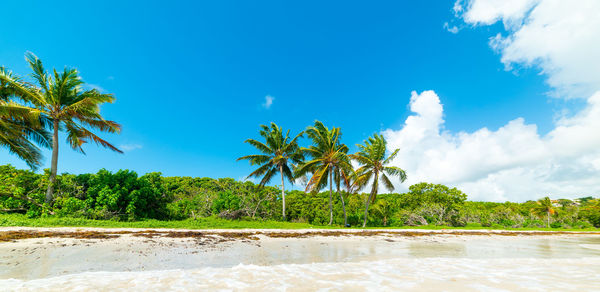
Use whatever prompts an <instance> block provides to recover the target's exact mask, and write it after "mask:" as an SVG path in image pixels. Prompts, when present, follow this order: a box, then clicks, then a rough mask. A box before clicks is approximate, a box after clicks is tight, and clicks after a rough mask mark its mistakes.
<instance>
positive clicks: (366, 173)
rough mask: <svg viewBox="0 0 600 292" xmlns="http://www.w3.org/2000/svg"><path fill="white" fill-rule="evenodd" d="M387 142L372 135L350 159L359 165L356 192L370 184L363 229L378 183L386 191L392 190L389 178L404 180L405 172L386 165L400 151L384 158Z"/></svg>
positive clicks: (392, 186)
mask: <svg viewBox="0 0 600 292" xmlns="http://www.w3.org/2000/svg"><path fill="white" fill-rule="evenodd" d="M386 144H387V142H386V141H385V139H384V138H383V136H381V135H378V134H374V135H373V136H372V137H370V138H369V139H367V140H365V142H364V145H357V146H358V148H359V152H357V153H355V154H351V155H350V157H351V158H352V159H353V160H355V161H356V162H358V163H359V164H360V167H359V168H358V169H357V170H356V179H355V181H354V185H355V187H356V189H357V190H361V189H363V188H365V187H366V186H367V185H369V184H371V193H370V195H369V196H368V197H367V201H366V202H365V206H366V207H365V217H364V221H363V227H365V226H367V216H368V212H369V203H371V202H375V199H376V198H377V192H378V191H379V182H380V181H381V182H382V183H383V185H384V186H385V188H386V189H387V190H388V191H390V192H391V191H393V190H394V185H393V184H392V181H391V180H390V178H389V177H388V175H389V176H397V177H399V178H400V182H404V181H405V180H406V172H405V171H404V170H402V169H401V168H399V167H395V166H388V164H389V163H390V162H391V161H392V160H393V159H394V158H395V157H396V155H398V151H400V149H396V150H394V151H393V152H392V154H391V155H390V156H388V157H387V158H386V157H385V153H386Z"/></svg>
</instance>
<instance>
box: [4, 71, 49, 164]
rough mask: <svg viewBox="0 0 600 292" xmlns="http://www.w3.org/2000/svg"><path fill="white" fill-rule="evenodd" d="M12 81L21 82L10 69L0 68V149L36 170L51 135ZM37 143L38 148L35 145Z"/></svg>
mask: <svg viewBox="0 0 600 292" xmlns="http://www.w3.org/2000/svg"><path fill="white" fill-rule="evenodd" d="M11 81H16V82H20V78H18V77H17V76H14V75H13V74H12V73H11V72H10V71H9V70H7V69H5V68H4V67H0V147H4V148H8V151H9V152H11V153H13V154H15V155H17V156H18V157H19V158H21V159H23V160H24V161H25V162H26V163H27V165H29V167H31V168H32V169H36V168H37V167H38V166H39V165H40V164H41V160H42V155H41V153H40V149H39V148H38V146H37V145H39V146H41V147H46V148H49V147H50V134H49V133H48V131H46V129H45V126H46V125H47V123H48V120H47V119H45V118H44V116H42V115H40V114H39V113H38V112H37V111H36V110H35V109H33V108H30V107H28V106H26V105H24V103H26V100H20V101H21V102H24V103H18V102H17V101H18V100H19V99H20V98H19V96H18V95H17V92H15V90H14V87H13V86H12V85H11ZM36 144H37V145H36Z"/></svg>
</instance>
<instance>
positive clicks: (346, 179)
mask: <svg viewBox="0 0 600 292" xmlns="http://www.w3.org/2000/svg"><path fill="white" fill-rule="evenodd" d="M347 149H348V148H347V147H346V150H347ZM348 171H350V172H348ZM353 174H354V169H352V167H350V168H349V169H347V170H345V169H342V168H339V167H336V169H335V171H334V174H333V180H334V182H335V185H336V188H337V193H338V195H339V196H340V201H341V202H342V211H343V213H344V226H348V216H347V215H346V202H345V201H344V196H343V194H342V192H341V189H340V185H341V183H342V182H343V183H344V186H345V187H346V190H348V191H350V188H351V187H352V186H351V180H352V176H353Z"/></svg>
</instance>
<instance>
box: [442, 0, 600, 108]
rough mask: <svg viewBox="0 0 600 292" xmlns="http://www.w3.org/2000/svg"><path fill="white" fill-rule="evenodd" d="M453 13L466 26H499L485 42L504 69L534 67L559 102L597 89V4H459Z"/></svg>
mask: <svg viewBox="0 0 600 292" xmlns="http://www.w3.org/2000/svg"><path fill="white" fill-rule="evenodd" d="M454 11H455V12H456V13H457V15H459V16H460V17H462V19H463V20H464V21H465V22H466V23H468V24H471V25H475V26H477V25H491V24H494V23H496V22H499V21H501V22H503V23H504V26H505V28H506V30H507V32H506V35H502V34H498V35H496V36H492V37H491V38H490V45H491V46H492V47H493V48H494V49H496V50H497V51H498V52H500V54H501V55H502V59H501V60H502V62H503V63H504V64H505V65H506V66H507V68H512V67H513V65H515V64H519V65H524V66H526V67H527V66H539V67H540V69H541V70H542V73H543V74H546V75H547V76H548V84H549V85H550V86H551V87H553V88H554V89H555V94H556V95H558V96H562V97H568V98H569V97H583V98H586V97H589V96H590V95H591V94H593V93H594V92H595V91H596V90H598V89H600V50H598V47H600V17H599V16H600V1H598V0H577V1H564V0H471V1H466V2H465V1H462V0H459V1H458V2H456V4H455V5H454Z"/></svg>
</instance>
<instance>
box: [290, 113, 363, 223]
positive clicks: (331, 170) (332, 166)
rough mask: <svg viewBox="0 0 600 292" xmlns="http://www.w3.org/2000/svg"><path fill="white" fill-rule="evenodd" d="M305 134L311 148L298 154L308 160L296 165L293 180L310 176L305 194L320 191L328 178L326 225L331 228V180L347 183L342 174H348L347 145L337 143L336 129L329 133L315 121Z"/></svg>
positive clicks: (344, 175)
mask: <svg viewBox="0 0 600 292" xmlns="http://www.w3.org/2000/svg"><path fill="white" fill-rule="evenodd" d="M305 133H306V135H307V136H308V137H309V138H310V139H311V140H312V142H313V145H311V146H310V147H308V148H302V151H303V152H304V153H305V154H306V155H308V156H310V157H311V160H309V161H305V162H304V163H301V164H300V165H299V166H298V168H297V169H296V177H299V176H302V175H306V174H307V173H311V174H312V177H311V178H310V180H309V181H308V184H307V186H306V191H318V190H321V189H322V188H324V187H325V186H327V184H328V182H327V180H328V179H329V225H331V224H332V223H333V204H332V193H333V178H334V176H335V175H336V173H337V174H338V175H340V179H346V180H347V178H345V177H346V174H348V173H351V172H352V165H351V164H350V159H349V157H348V154H347V153H348V146H346V145H344V144H341V143H340V139H341V136H342V133H341V131H340V128H332V129H331V130H329V129H328V128H327V127H325V126H324V125H323V123H321V122H320V121H315V124H314V126H309V127H308V128H307V129H306V131H305ZM340 195H341V193H340ZM342 200H343V198H342ZM344 209H345V208H344Z"/></svg>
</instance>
